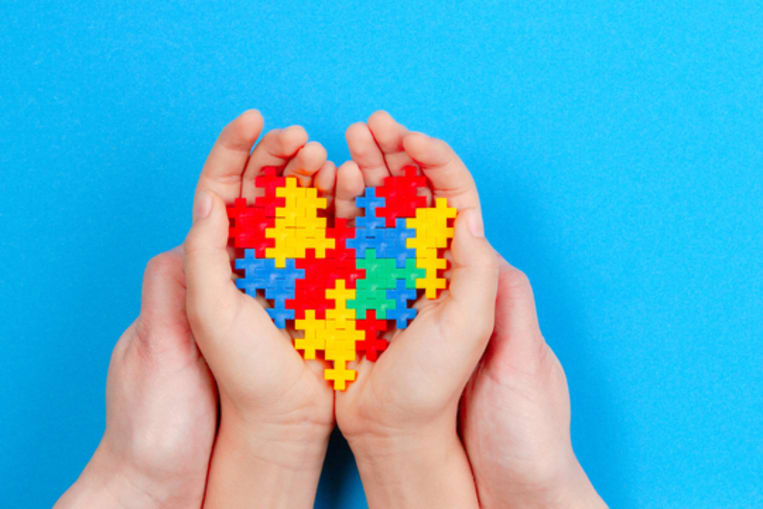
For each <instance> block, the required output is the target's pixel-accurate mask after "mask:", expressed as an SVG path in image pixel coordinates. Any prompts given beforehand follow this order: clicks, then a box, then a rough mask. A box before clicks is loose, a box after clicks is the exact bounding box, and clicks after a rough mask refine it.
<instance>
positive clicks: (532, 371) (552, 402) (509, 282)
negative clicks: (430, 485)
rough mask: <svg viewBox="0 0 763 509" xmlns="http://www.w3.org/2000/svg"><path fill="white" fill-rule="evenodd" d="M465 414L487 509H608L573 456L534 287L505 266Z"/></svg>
mask: <svg viewBox="0 0 763 509" xmlns="http://www.w3.org/2000/svg"><path fill="white" fill-rule="evenodd" d="M461 410H462V411H461V429H462V433H463V437H464V443H465V445H466V448H467V451H468V453H469V458H470V460H471V464H472V468H473V470H474V475H475V478H476V482H477V488H478V490H479V495H480V501H481V503H482V506H483V507H487V508H490V507H606V504H605V503H604V502H603V501H602V500H601V498H600V497H599V496H598V494H597V493H596V491H595V490H594V488H593V486H592V485H591V483H590V481H589V480H588V477H587V476H586V474H585V472H584V471H583V468H582V467H581V466H580V464H579V463H578V460H577V458H576V457H575V453H574V452H573V450H572V442H571V440H570V398H569V392H568V389H567V381H566V378H565V376H564V370H563V369H562V365H561V364H560V363H559V360H558V359H557V358H556V355H554V352H553V351H552V350H551V348H549V346H548V344H546V342H545V340H544V338H543V335H542V334H541V332H540V328H539V326H538V319H537V314H536V311H535V302H534V300H533V293H532V288H531V286H530V283H529V281H528V279H527V277H526V276H525V275H524V274H523V273H522V272H520V271H519V270H517V269H515V268H514V267H512V266H510V265H509V264H508V263H507V262H506V261H505V260H503V259H502V260H501V264H500V279H499V286H498V300H497V302H496V323H495V329H494V331H493V335H492V337H491V339H490V343H489V345H488V348H487V351H486V352H485V355H484V356H483V358H482V360H481V361H480V364H479V366H478V368H477V370H476V371H475V373H474V375H473V376H472V379H471V380H470V382H469V385H468V386H467V389H466V391H464V395H463V398H462V407H461Z"/></svg>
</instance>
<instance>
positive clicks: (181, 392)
mask: <svg viewBox="0 0 763 509" xmlns="http://www.w3.org/2000/svg"><path fill="white" fill-rule="evenodd" d="M216 425H217V394H216V391H215V387H214V381H213V380H212V377H211V375H210V373H209V370H208V369H207V365H206V363H205V362H204V359H203V358H202V357H201V355H200V353H199V350H198V349H197V348H196V344H195V342H194V339H193V336H192V335H191V330H190V327H189V325H188V321H187V320H186V314H185V275H184V272H183V253H182V250H181V249H175V250H173V251H170V252H167V253H163V254H160V255H159V256H157V257H155V258H153V259H152V260H151V261H150V262H149V263H148V266H147V267H146V272H145V276H144V279H143V295H142V303H141V312H140V316H139V317H138V318H137V319H136V320H135V322H134V323H133V324H132V325H131V326H130V327H129V328H128V329H127V330H126V331H125V333H124V334H123V335H122V337H121V338H120V339H119V341H118V342H117V344H116V347H115V348H114V352H113V354H112V358H111V364H110V366H109V374H108V381H107V384H106V431H105V433H104V435H103V438H102V439H101V442H100V444H99V445H98V448H97V450H96V451H95V453H94V454H93V457H92V458H91V460H90V462H89V463H88V465H87V467H86V468H85V470H84V471H83V472H82V474H81V475H80V477H79V479H78V480H77V482H76V483H74V485H72V486H71V488H69V490H67V491H66V493H64V494H63V495H62V496H61V498H60V500H59V501H58V502H57V503H56V506H55V507H56V508H57V509H66V508H75V507H103V508H128V507H136V508H138V507H140V508H152V507H157V508H158V507H201V504H202V500H203V497H204V485H205V481H206V478H207V467H208V464H209V455H210V453H211V450H212V442H213V440H214V434H215V429H216Z"/></svg>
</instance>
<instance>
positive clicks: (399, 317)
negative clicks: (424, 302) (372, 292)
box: [386, 279, 417, 329]
mask: <svg viewBox="0 0 763 509" xmlns="http://www.w3.org/2000/svg"><path fill="white" fill-rule="evenodd" d="M387 298H388V299H392V300H394V301H395V308H394V309H387V317H386V318H387V320H395V324H396V325H397V328H398V329H405V328H406V327H408V321H409V320H413V319H414V318H416V313H417V311H416V309H415V308H412V307H409V306H408V301H411V300H415V299H416V290H414V289H411V288H406V284H405V280H403V279H398V280H397V282H396V288H395V289H394V290H387Z"/></svg>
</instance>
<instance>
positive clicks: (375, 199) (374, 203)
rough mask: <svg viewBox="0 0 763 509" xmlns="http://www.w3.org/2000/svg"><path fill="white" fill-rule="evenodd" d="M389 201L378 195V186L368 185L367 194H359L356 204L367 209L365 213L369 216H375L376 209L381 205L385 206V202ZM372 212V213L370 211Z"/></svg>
mask: <svg viewBox="0 0 763 509" xmlns="http://www.w3.org/2000/svg"><path fill="white" fill-rule="evenodd" d="M386 202H387V200H386V199H384V197H382V196H376V188H375V187H367V188H366V194H364V195H363V196H358V197H357V198H355V206H357V207H358V208H361V209H363V210H365V214H364V215H366V216H368V217H375V216H376V209H377V208H379V207H384V204H385V203H386ZM369 212H370V213H369Z"/></svg>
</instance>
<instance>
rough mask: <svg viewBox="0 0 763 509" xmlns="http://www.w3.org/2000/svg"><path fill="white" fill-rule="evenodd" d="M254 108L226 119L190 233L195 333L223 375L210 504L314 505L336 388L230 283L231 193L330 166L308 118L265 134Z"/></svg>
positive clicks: (249, 192)
mask: <svg viewBox="0 0 763 509" xmlns="http://www.w3.org/2000/svg"><path fill="white" fill-rule="evenodd" d="M262 126H263V120H262V116H261V115H260V114H259V113H258V112H256V111H248V112H245V113H244V114H242V115H241V116H240V117H238V118H237V119H236V120H234V121H233V122H232V123H231V124H229V125H228V126H227V127H226V128H225V129H224V130H223V131H222V133H221V134H220V137H219V139H218V140H217V143H216V144H215V146H214V147H213V148H212V151H211V152H210V154H209V158H208V159H207V162H206V164H205V165H204V169H203V171H202V174H201V177H200V179H199V184H198V187H197V191H196V198H195V204H194V223H193V227H192V228H191V231H190V232H189V233H188V237H187V238H186V242H185V248H186V267H185V268H186V277H187V282H188V314H189V320H190V323H191V327H192V329H193V331H194V336H195V337H196V340H197V342H198V344H199V348H200V349H201V351H202V353H203V354H204V357H205V358H206V360H207V363H208V364H209V367H210V369H211V370H212V372H213V374H214V376H215V379H216V380H217V384H218V388H219V391H220V407H221V419H220V430H219V433H218V438H217V441H216V443H215V451H214V456H213V458H212V462H211V470H210V476H209V485H208V489H207V497H206V504H207V505H208V506H210V507H214V506H222V507H238V506H247V505H251V503H252V501H253V500H257V503H258V504H259V505H261V506H264V507H276V506H279V504H280V503H284V502H285V501H288V504H289V505H290V506H300V505H301V506H305V507H312V504H313V500H314V496H315V490H316V487H317V483H318V478H319V475H320V470H321V466H322V463H323V458H324V455H325V451H326V446H327V443H328V437H329V434H330V432H331V429H332V428H333V399H334V395H333V391H332V390H331V388H330V387H329V385H328V384H326V382H325V381H324V380H323V376H322V375H323V366H322V365H321V364H320V363H319V362H317V361H308V362H305V361H304V360H303V359H302V357H301V356H300V354H299V353H298V352H297V351H296V350H294V348H293V346H292V342H291V338H290V336H289V333H288V332H284V331H281V330H279V329H277V328H276V326H275V325H274V324H273V322H272V320H271V318H270V317H269V315H268V314H267V312H266V311H265V309H264V308H263V306H262V305H261V304H260V303H259V302H258V301H257V300H255V299H253V298H251V297H250V296H248V295H246V294H244V293H242V292H240V291H239V290H238V289H237V288H236V285H235V284H234V282H233V273H232V269H231V254H232V253H231V252H229V251H228V249H227V244H228V217H227V214H226V209H225V204H226V202H233V201H234V199H235V198H238V197H239V196H242V197H245V198H246V199H247V200H248V201H249V202H250V203H251V201H252V200H253V199H254V197H255V195H256V192H257V190H256V189H255V176H256V175H257V174H258V173H259V172H260V171H261V169H262V168H263V167H265V166H276V167H280V168H282V169H283V170H282V173H283V175H297V176H298V177H299V178H300V180H302V181H303V185H304V184H310V183H311V181H312V179H313V176H315V175H316V174H317V173H319V172H323V173H330V172H333V171H334V167H333V166H332V165H331V164H330V163H327V162H326V151H325V150H324V149H323V147H322V146H321V145H320V144H318V143H315V142H311V143H307V134H306V133H305V131H304V129H302V128H301V127H296V126H295V127H290V128H288V129H284V130H275V131H270V132H269V133H267V134H266V135H265V136H264V137H263V139H262V141H261V142H260V143H259V144H257V146H256V147H255V148H254V151H253V152H252V153H251V155H250V149H251V147H252V145H253V143H254V141H255V140H256V139H257V138H258V136H259V134H260V131H261V130H262Z"/></svg>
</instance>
